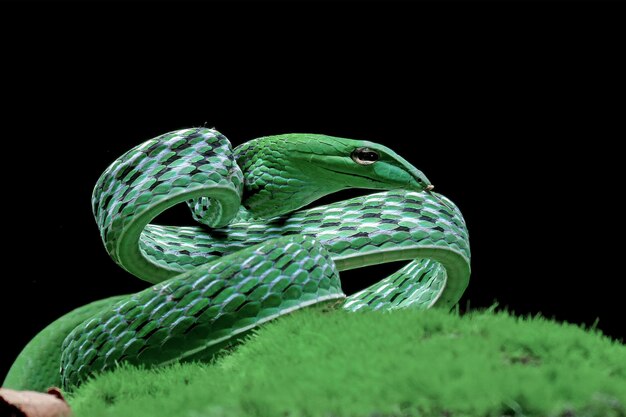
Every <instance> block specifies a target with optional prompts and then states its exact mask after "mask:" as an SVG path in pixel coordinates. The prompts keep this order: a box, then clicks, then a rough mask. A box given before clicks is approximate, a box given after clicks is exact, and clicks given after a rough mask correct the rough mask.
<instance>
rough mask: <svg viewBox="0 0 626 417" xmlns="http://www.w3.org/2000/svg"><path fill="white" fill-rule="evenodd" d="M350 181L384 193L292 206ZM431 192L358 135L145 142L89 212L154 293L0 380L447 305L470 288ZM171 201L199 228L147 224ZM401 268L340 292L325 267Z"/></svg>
mask: <svg viewBox="0 0 626 417" xmlns="http://www.w3.org/2000/svg"><path fill="white" fill-rule="evenodd" d="M349 187H359V188H369V189H378V190H388V191H384V192H379V193H376V194H371V195H368V196H364V197H358V198H353V199H350V200H345V201H341V202H337V203H333V204H329V205H326V206H321V207H315V208H311V209H307V210H298V209H300V208H302V207H304V206H305V205H307V204H309V203H311V202H313V201H314V200H316V199H317V198H319V197H322V196H324V195H327V194H329V193H332V192H335V191H338V190H341V189H345V188H349ZM431 189H432V186H431V185H430V183H429V181H428V180H427V179H426V177H425V176H424V175H423V174H422V173H421V172H420V171H419V170H417V169H416V168H415V167H413V166H412V165H411V164H410V163H408V162H407V161H406V160H404V159H403V158H401V157H400V156H398V155H397V154H395V153H394V152H393V151H391V150H390V149H388V148H386V147H384V146H381V145H378V144H375V143H371V142H366V141H357V140H349V139H342V138H334V137H329V136H322V135H307V134H290V135H281V136H270V137H264V138H259V139H255V140H252V141H250V142H247V143H244V144H243V145H241V146H239V147H237V148H235V149H234V150H233V149H231V145H230V143H229V142H228V140H227V139H226V138H225V137H224V136H223V135H221V134H220V133H219V132H217V131H215V130H212V129H206V128H195V129H185V130H179V131H175V132H171V133H168V134H165V135H162V136H159V137H157V138H155V139H152V140H149V141H147V142H145V143H143V144H141V145H139V146H137V147H136V148H134V149H132V150H130V151H129V152H127V153H126V154H124V155H123V156H121V157H120V158H119V159H117V160H116V161H115V162H114V163H113V164H112V165H111V166H109V168H107V170H106V171H105V172H104V173H103V174H102V176H101V177H100V179H99V181H98V183H97V185H96V187H95V189H94V192H93V199H92V203H93V212H94V215H95V219H96V222H97V224H98V227H99V229H100V233H101V236H102V240H103V242H104V245H105V247H106V250H107V252H108V253H109V254H110V256H111V257H112V258H113V260H114V261H115V262H117V263H118V264H119V265H120V266H122V267H123V268H124V269H126V270H127V271H129V272H130V273H132V274H134V275H136V276H138V277H139V278H141V279H143V280H146V281H149V282H151V283H153V284H154V285H153V286H152V287H150V288H148V289H146V290H144V291H141V292H139V293H136V294H132V295H125V296H118V297H113V298H109V299H106V300H100V301H97V302H95V303H92V304H89V305H87V306H83V307H80V308H78V309H76V310H74V311H73V312H71V313H69V314H67V315H65V316H63V317H61V318H60V319H58V320H57V321H55V322H54V323H52V324H51V325H49V326H48V327H47V328H46V329H44V330H43V331H42V332H41V333H39V334H38V335H37V336H36V337H35V338H34V339H33V340H32V341H31V342H30V343H29V344H28V345H27V346H26V347H25V348H24V350H23V351H22V353H21V354H20V355H19V356H18V358H17V360H16V361H15V363H14V365H13V366H12V368H11V370H10V371H9V374H8V375H7V378H6V380H5V383H4V385H5V386H7V387H13V388H18V389H38V390H42V389H45V388H47V387H48V386H51V385H59V384H61V385H62V386H63V387H65V388H66V389H69V388H71V387H73V386H76V385H78V384H80V383H81V382H83V381H84V380H85V379H86V378H88V377H89V376H90V375H92V374H94V373H95V372H100V371H104V370H107V369H111V368H112V367H114V366H116V364H118V363H120V362H129V363H133V364H144V365H146V366H156V365H164V364H168V363H172V362H174V361H184V360H207V359H210V358H211V357H212V356H213V355H214V354H215V352H217V351H218V350H219V349H220V348H223V347H224V346H227V345H230V344H232V343H233V342H234V341H236V340H237V339H238V338H241V336H242V335H244V334H246V332H247V331H249V330H250V329H253V328H254V327H256V326H258V325H260V324H261V323H264V322H267V321H268V320H271V319H274V318H276V317H280V316H282V315H285V314H288V313H290V312H292V311H294V310H297V309H300V308H304V307H306V306H310V305H314V304H320V303H325V302H332V303H336V304H341V306H342V307H343V308H345V309H347V310H351V311H362V310H393V309H399V308H429V307H431V306H442V307H444V308H450V307H452V306H453V305H454V304H455V303H457V301H458V300H459V298H460V297H461V295H462V293H463V291H464V290H465V288H466V286H467V283H468V280H469V274H470V267H469V256H470V252H469V242H468V235H467V230H466V227H465V222H464V220H463V218H462V216H461V213H460V211H459V210H458V209H457V208H456V206H455V205H454V204H452V202H451V201H449V200H447V199H445V197H443V196H441V195H438V194H434V193H432V192H431V191H430V190H431ZM180 202H186V203H187V204H188V205H189V207H190V209H191V211H192V215H193V217H194V219H195V220H196V221H198V222H199V223H200V225H198V226H195V227H177V226H176V227H175V226H160V225H156V224H150V221H151V220H153V219H154V218H155V217H156V216H157V215H158V214H159V213H161V212H163V211H164V210H166V209H167V208H169V207H171V206H173V205H175V204H178V203H180ZM399 260H411V262H410V263H408V264H407V265H406V266H405V267H403V268H402V269H400V270H399V271H397V272H396V273H394V274H393V275H391V276H389V277H387V278H384V279H383V280H381V281H380V282H378V283H377V284H375V285H373V286H371V287H369V288H366V289H365V290H363V291H360V292H358V293H356V294H354V295H351V296H349V297H347V298H346V297H345V295H344V294H343V292H342V290H341V285H340V280H339V274H338V271H341V270H347V269H352V268H359V267H363V266H367V265H373V264H380V263H385V262H391V261H399ZM407 331H410V329H407ZM59 369H60V372H59Z"/></svg>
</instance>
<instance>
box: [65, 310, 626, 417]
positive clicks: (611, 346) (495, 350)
mask: <svg viewBox="0 0 626 417" xmlns="http://www.w3.org/2000/svg"><path fill="white" fill-rule="evenodd" d="M71 404H72V406H73V407H74V409H75V412H76V415H77V416H78V417H80V416H89V417H99V416H115V417H123V416H133V417H142V416H146V417H147V416H150V417H158V416H168V417H170V416H177V417H179V416H190V417H191V416H193V417H205V416H206V417H213V416H216V417H217V416H220V417H221V416H228V417H238V416H246V417H253V416H311V417H314V416H325V417H330V416H332V417H339V416H355V417H356V416H403V417H405V416H416V417H417V416H420V417H434V416H437V417H444V416H445V417H462V416H473V417H476V416H480V417H483V416H494V417H495V416H519V417H522V416H526V417H530V416H559V417H561V416H562V417H565V416H568V417H574V416H581V417H582V416H585V417H592V416H598V417H600V416H601V417H617V416H625V415H626V346H624V345H622V344H620V343H618V342H615V341H612V340H610V339H608V338H607V337H604V336H602V335H601V334H600V333H599V332H596V331H590V330H584V329H581V328H579V327H576V326H573V325H568V324H559V323H555V322H553V321H549V320H547V319H544V318H533V319H520V318H516V317H513V316H511V315H509V314H507V313H493V312H490V311H488V312H481V313H472V314H468V315H465V316H458V315H454V314H446V313H445V312H442V311H438V310H429V311H407V310H402V311H395V312H392V313H376V312H371V313H362V314H359V313H346V312H343V311H335V312H331V313H324V312H322V311H321V310H318V309H308V310H305V311H301V312H298V313H295V314H293V315H290V316H288V317H285V318H282V319H280V320H277V321H275V322H273V323H270V324H269V325H266V326H264V327H263V328H261V329H260V330H259V331H258V332H257V334H255V335H254V336H252V337H251V338H250V339H249V340H247V341H246V342H245V343H244V344H242V345H240V346H239V347H238V348H237V349H236V350H235V351H234V352H232V353H230V354H229V355H224V356H222V357H220V358H219V359H217V360H216V361H215V362H214V363H213V364H183V365H175V366H171V367H167V368H161V369H155V370H141V369H137V368H132V367H128V366H121V367H120V368H119V369H117V370H115V371H114V372H112V373H106V374H103V375H101V376H99V377H98V378H96V379H94V380H92V381H90V382H88V383H87V384H85V385H83V386H82V387H81V388H80V389H79V390H78V391H77V392H76V393H75V394H74V395H73V396H72V398H71Z"/></svg>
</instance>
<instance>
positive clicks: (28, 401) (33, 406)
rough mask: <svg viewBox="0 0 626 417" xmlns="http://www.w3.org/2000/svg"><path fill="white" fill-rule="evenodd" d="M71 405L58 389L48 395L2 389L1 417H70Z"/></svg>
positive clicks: (52, 390)
mask: <svg viewBox="0 0 626 417" xmlns="http://www.w3.org/2000/svg"><path fill="white" fill-rule="evenodd" d="M71 415H72V411H71V410H70V407H69V405H67V402H65V399H64V398H63V394H61V391H60V390H59V389H58V388H50V389H49V390H48V393H43V392H35V391H15V390H12V389H8V388H0V417H5V416H6V417H69V416H71Z"/></svg>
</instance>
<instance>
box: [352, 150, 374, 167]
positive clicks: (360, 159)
mask: <svg viewBox="0 0 626 417" xmlns="http://www.w3.org/2000/svg"><path fill="white" fill-rule="evenodd" d="M351 156H352V160H353V161H354V162H356V163H357V164H359V165H371V164H373V163H374V162H376V161H378V152H376V151H373V150H371V149H370V148H356V149H355V150H354V151H353V152H352V155H351Z"/></svg>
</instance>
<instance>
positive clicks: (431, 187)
mask: <svg viewBox="0 0 626 417" xmlns="http://www.w3.org/2000/svg"><path fill="white" fill-rule="evenodd" d="M433 188H435V186H434V185H432V184H430V185H427V186H426V188H424V189H425V190H426V191H431V190H432V189H433Z"/></svg>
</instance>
